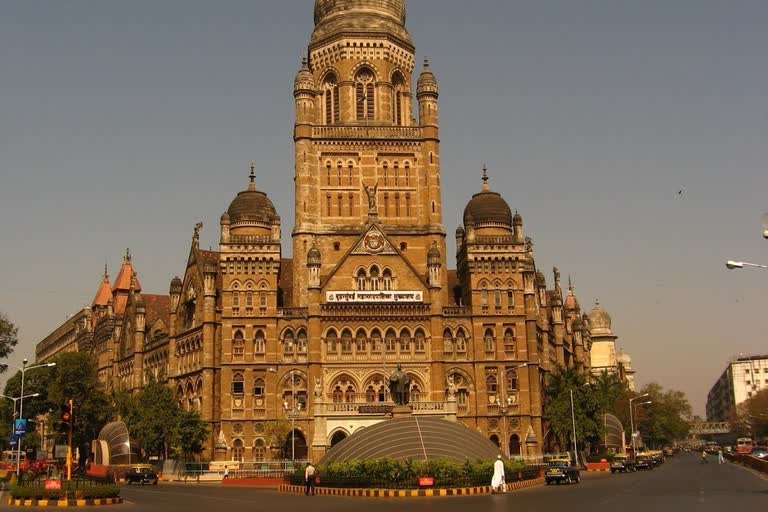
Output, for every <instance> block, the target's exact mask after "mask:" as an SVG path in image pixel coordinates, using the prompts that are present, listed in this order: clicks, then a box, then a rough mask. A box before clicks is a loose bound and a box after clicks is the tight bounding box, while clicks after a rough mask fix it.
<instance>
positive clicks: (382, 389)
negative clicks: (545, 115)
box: [38, 0, 610, 461]
mask: <svg viewBox="0 0 768 512" xmlns="http://www.w3.org/2000/svg"><path fill="white" fill-rule="evenodd" d="M314 18H315V29H314V31H313V33H312V36H311V39H310V43H309V46H308V51H307V57H306V59H305V60H304V62H303V63H302V65H301V68H300V69H299V71H298V73H297V75H296V79H295V81H294V84H293V85H294V89H293V92H294V98H295V113H294V115H295V129H294V141H295V155H294V158H295V167H294V177H295V203H294V215H295V218H294V223H293V231H292V257H291V258H284V257H283V254H282V247H281V234H282V233H281V232H282V222H281V219H280V217H279V216H278V215H277V213H276V209H275V207H274V205H273V203H272V202H271V200H270V199H269V197H268V195H267V194H266V193H265V192H264V191H261V190H259V188H258V186H257V179H256V172H255V166H254V164H252V165H251V173H250V177H249V183H248V186H247V188H246V189H245V190H243V191H242V192H239V193H238V194H237V195H236V197H235V198H234V199H233V200H232V202H231V204H230V205H229V207H228V208H227V210H226V212H225V213H224V214H223V215H222V216H221V220H220V225H219V238H220V243H219V247H218V250H217V251H205V250H201V249H200V247H199V233H200V229H201V228H202V225H201V224H198V225H197V226H196V227H195V230H194V235H193V238H192V243H191V246H190V251H189V257H188V260H187V265H186V268H185V269H184V272H183V275H182V277H177V278H174V279H173V280H172V281H171V283H170V289H169V294H168V295H146V294H143V293H142V291H141V287H140V285H139V282H138V277H137V275H136V272H135V271H134V269H133V263H132V260H131V258H130V256H129V255H126V258H125V259H124V262H123V266H122V267H121V270H120V275H119V276H118V279H116V281H115V284H113V285H110V284H109V279H108V278H107V276H106V272H105V277H104V282H103V283H102V284H101V286H100V288H99V291H98V293H97V295H96V299H95V300H94V303H93V306H92V307H91V308H86V310H83V312H82V319H81V321H80V325H81V329H80V331H79V334H77V335H75V334H71V332H70V330H67V329H62V330H61V331H62V332H64V331H67V333H69V334H67V336H70V338H73V339H74V338H78V336H79V338H78V339H79V341H78V342H77V344H76V346H77V349H78V350H89V351H91V352H93V353H94V354H95V355H96V357H97V359H98V361H99V372H100V376H101V377H102V378H103V379H104V381H105V382H108V383H110V384H111V385H114V386H119V387H121V388H123V389H130V390H134V391H137V390H139V389H141V387H142V386H143V385H144V384H145V383H146V382H147V381H148V380H149V379H152V378H154V379H159V380H162V381H167V382H168V384H169V386H172V388H173V389H174V392H175V393H176V396H177V398H178V400H179V402H180V403H182V404H183V405H184V406H185V407H187V408H192V409H196V410H198V411H200V413H201V415H202V417H203V419H204V420H205V421H207V422H209V424H210V426H211V430H212V436H211V439H210V442H209V443H208V445H207V446H206V450H205V453H204V455H203V456H204V457H207V458H212V459H213V458H215V459H218V460H240V461H261V460H268V459H270V458H275V457H280V456H284V455H285V454H286V451H285V448H286V447H289V446H290V447H291V448H290V449H291V451H292V452H293V453H291V454H290V455H291V456H295V457H296V458H304V457H312V458H317V457H319V456H321V455H322V454H323V453H325V451H326V450H327V449H328V447H330V446H331V445H333V444H335V443H336V442H338V441H340V440H342V439H343V438H344V437H346V436H348V435H350V434H352V433H354V432H356V431H358V430H359V429H362V428H365V427H366V426H369V425H371V424H373V423H376V422H379V421H382V420H384V419H385V418H386V417H387V414H388V413H389V412H390V410H391V408H392V407H391V406H392V401H391V399H390V396H389V392H388V388H387V382H388V377H389V374H390V373H391V372H392V370H393V369H394V368H395V367H396V366H398V365H400V366H402V368H403V370H404V371H405V372H406V373H407V374H408V375H409V376H410V378H411V401H412V403H411V408H412V410H413V413H414V414H417V415H434V416H441V417H445V418H447V419H450V420H452V421H460V422H463V423H464V424H466V425H467V426H469V427H471V428H473V429H476V430H478V431H480V432H481V433H483V434H484V435H485V436H487V437H489V438H490V439H491V440H493V441H494V442H496V443H498V444H499V445H500V446H501V447H502V449H503V450H504V451H505V452H507V453H509V454H510V455H519V456H530V457H536V456H539V455H540V454H542V453H543V452H545V451H547V450H548V449H549V448H550V446H549V442H550V441H549V440H550V436H549V435H548V431H547V428H546V425H545V424H544V421H543V418H542V409H543V405H544V401H545V397H544V396H543V391H542V389H543V386H544V381H545V376H546V374H547V372H550V371H554V370H555V369H556V368H557V367H574V368H581V369H583V370H584V371H589V367H590V349H591V348H592V335H591V333H590V317H588V316H587V315H586V314H585V313H584V312H582V311H581V308H580V306H579V304H578V301H577V300H576V297H575V294H574V291H573V287H572V286H570V285H569V289H568V293H567V295H564V294H563V291H562V288H561V277H560V272H559V271H558V270H557V269H554V276H553V278H554V280H553V287H552V289H548V288H547V284H546V279H545V276H544V274H543V273H542V272H540V271H539V270H538V269H537V267H536V262H535V258H534V252H533V243H532V241H531V238H529V237H527V236H525V233H524V230H523V219H522V217H521V215H520V214H519V213H517V212H515V213H514V214H513V212H512V209H511V208H510V207H509V205H508V203H507V202H506V201H505V199H504V198H503V197H502V196H501V195H500V194H499V193H498V192H496V191H494V190H492V187H491V185H490V178H489V177H488V174H487V172H486V171H485V170H484V171H483V176H482V182H481V183H479V184H478V185H479V187H478V188H479V191H478V192H477V193H476V194H474V195H473V196H472V198H471V199H470V200H469V202H468V204H467V205H466V207H465V210H464V216H463V223H462V225H461V226H459V227H458V228H457V229H456V231H455V237H456V247H457V249H456V260H455V270H452V269H449V264H448V258H447V251H446V237H447V231H446V229H445V227H444V225H443V204H442V201H441V186H442V184H441V179H440V163H441V161H440V138H439V87H438V82H437V79H436V77H435V75H434V73H433V72H432V70H431V69H430V67H429V64H428V63H427V62H425V63H424V65H423V67H422V69H421V72H420V73H419V74H418V77H417V78H416V80H415V84H414V73H416V63H415V58H414V51H415V48H414V45H413V42H412V40H411V37H410V34H409V33H408V31H407V29H406V26H405V2H404V0H316V2H315V9H314ZM413 113H416V114H417V115H415V116H414V115H413ZM609 329H610V324H609ZM49 338H51V339H46V341H44V342H42V343H41V345H40V346H39V347H38V349H39V350H38V358H39V359H40V360H43V359H46V358H50V357H52V356H53V355H54V354H55V353H56V350H53V349H51V348H50V347H53V346H65V345H66V346H69V345H67V343H65V342H63V341H56V340H58V339H59V338H61V337H57V336H54V335H51V336H49ZM62 339H63V338H62ZM67 339H69V338H67ZM70 345H71V342H70ZM46 347H48V348H46ZM286 420H287V422H288V423H290V425H291V428H292V429H291V431H290V432H289V433H288V435H287V436H284V437H282V438H279V439H275V437H274V435H273V432H274V431H275V429H274V426H275V425H277V424H278V423H283V424H285V423H286ZM280 449H282V452H281V453H279V451H280Z"/></svg>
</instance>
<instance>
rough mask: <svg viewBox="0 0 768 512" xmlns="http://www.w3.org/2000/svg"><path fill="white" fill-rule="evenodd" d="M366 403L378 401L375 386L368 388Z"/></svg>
mask: <svg viewBox="0 0 768 512" xmlns="http://www.w3.org/2000/svg"><path fill="white" fill-rule="evenodd" d="M365 401H366V402H375V401H376V390H375V389H373V386H368V389H366V390H365Z"/></svg>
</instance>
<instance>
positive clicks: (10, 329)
mask: <svg viewBox="0 0 768 512" xmlns="http://www.w3.org/2000/svg"><path fill="white" fill-rule="evenodd" d="M18 334H19V329H18V327H16V326H15V325H13V322H11V321H10V320H8V317H6V316H5V315H4V314H3V313H0V359H5V358H6V357H8V356H9V355H11V353H12V352H13V349H14V348H15V347H16V344H17V343H18V342H19V337H18ZM7 369H8V367H7V366H4V365H3V366H2V367H0V372H4V371H5V370H7Z"/></svg>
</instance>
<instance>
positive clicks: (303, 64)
mask: <svg viewBox="0 0 768 512" xmlns="http://www.w3.org/2000/svg"><path fill="white" fill-rule="evenodd" d="M301 68H302V69H309V64H308V63H307V58H306V57H302V58H301Z"/></svg>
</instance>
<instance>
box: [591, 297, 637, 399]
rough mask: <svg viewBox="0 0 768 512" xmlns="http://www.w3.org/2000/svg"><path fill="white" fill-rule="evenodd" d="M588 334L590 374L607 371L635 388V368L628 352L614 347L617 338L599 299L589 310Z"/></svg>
mask: <svg viewBox="0 0 768 512" xmlns="http://www.w3.org/2000/svg"><path fill="white" fill-rule="evenodd" d="M588 318H589V326H590V334H591V336H592V350H591V351H590V361H591V364H590V366H591V371H592V375H595V376H597V375H600V374H601V373H604V372H607V373H608V374H610V375H617V376H618V377H619V378H620V379H621V380H622V381H624V382H626V383H627V385H628V386H629V389H631V390H633V391H634V389H635V370H634V369H633V368H632V358H631V357H630V356H629V354H627V353H625V352H622V351H621V350H620V349H619V350H617V349H616V340H617V339H618V338H619V337H618V336H616V335H615V334H613V330H612V328H611V324H612V320H611V315H609V314H608V312H607V311H606V310H605V309H603V307H602V306H601V305H600V302H599V301H595V306H594V307H593V308H592V311H590V312H589V316H588Z"/></svg>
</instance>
